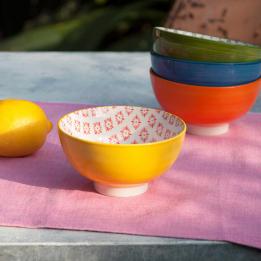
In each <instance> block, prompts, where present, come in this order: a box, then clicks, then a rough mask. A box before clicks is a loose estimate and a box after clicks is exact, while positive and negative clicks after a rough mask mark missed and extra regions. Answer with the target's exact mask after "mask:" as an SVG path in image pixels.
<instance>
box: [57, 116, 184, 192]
mask: <svg viewBox="0 0 261 261" xmlns="http://www.w3.org/2000/svg"><path fill="white" fill-rule="evenodd" d="M60 121H61V120H60ZM58 131H59V137H60V141H61V144H62V147H63V150H64V152H65V154H66V156H67V158H68V159H69V161H70V163H71V164H72V165H73V166H74V168H75V169H76V170H77V171H78V172H79V173H80V174H81V175H82V176H84V177H86V178H89V179H91V180H93V181H96V182H99V183H103V184H106V185H113V186H119V187H125V186H126V187H127V186H128V187H129V186H130V185H136V184H141V183H146V182H148V181H150V180H152V179H154V178H155V177H157V176H159V175H161V174H163V173H164V172H165V171H167V170H168V169H169V168H170V167H171V165H172V164H173V163H174V161H175V160H176V158H177V156H178V154H179V152H180V150H181V146H182V143H183V140H184V136H185V132H186V127H185V124H184V129H183V131H182V132H181V133H180V134H178V135H177V136H175V137H172V138H170V139H167V140H163V141H159V142H154V143H147V144H105V143H100V142H93V141H87V140H82V139H78V138H75V137H72V136H71V135H68V134H66V133H65V132H63V131H62V130H61V128H60V127H59V123H58Z"/></svg>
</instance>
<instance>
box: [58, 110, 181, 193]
mask: <svg viewBox="0 0 261 261" xmlns="http://www.w3.org/2000/svg"><path fill="white" fill-rule="evenodd" d="M58 131H59V137H60V140H61V144H62V147H63V150H64V152H65V154H66V156H67V158H68V160H69V162H70V163H71V164H72V165H73V167H74V168H75V169H76V170H77V171H78V172H79V173H80V174H81V175H83V176H84V177H86V178H88V179H90V180H92V181H94V184H95V188H96V190H97V191H98V192H100V193H102V194H105V195H109V196H119V197H122V196H133V195H138V194H141V193H143V192H145V191H146V190H147V188H148V182H149V181H151V180H153V179H155V178H156V177H158V176H160V175H162V174H163V173H164V172H166V171H167V170H168V169H169V168H170V167H171V165H172V164H173V163H174V162H175V160H176V158H177V157H178V154H179V152H180V150H181V147H182V143H183V140H184V136H185V132H186V125H185V123H184V121H183V120H182V119H180V118H179V117H177V116H175V115H173V114H171V113H168V112H165V111H163V110H159V109H151V108H143V107H134V106H105V107H94V108H86V109H82V110H78V111H74V112H71V113H68V114H66V115H64V116H63V117H62V118H61V119H60V120H59V122H58Z"/></svg>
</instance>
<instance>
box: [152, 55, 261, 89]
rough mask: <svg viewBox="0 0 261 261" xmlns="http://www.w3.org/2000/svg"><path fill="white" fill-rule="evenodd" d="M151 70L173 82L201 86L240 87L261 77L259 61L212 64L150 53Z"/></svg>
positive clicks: (260, 63) (260, 62)
mask: <svg viewBox="0 0 261 261" xmlns="http://www.w3.org/2000/svg"><path fill="white" fill-rule="evenodd" d="M151 64H152V70H153V71H154V72H155V73H156V74H158V75H159V76H161V77H163V78H165V79H167V80H170V81H174V82H180V83H187V84H193V85H201V86H202V85H203V86H230V85H241V84H245V83H248V82H251V81H254V80H257V79H258V78H259V77H260V76H261V61H257V62H243V63H214V62H196V61H190V60H180V59H175V58H171V57H168V56H163V55H160V54H157V53H155V52H151Z"/></svg>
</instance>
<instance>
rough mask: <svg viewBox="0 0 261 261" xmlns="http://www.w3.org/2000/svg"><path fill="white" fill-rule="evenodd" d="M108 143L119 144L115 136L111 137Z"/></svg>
mask: <svg viewBox="0 0 261 261" xmlns="http://www.w3.org/2000/svg"><path fill="white" fill-rule="evenodd" d="M109 141H110V143H113V144H119V143H120V142H119V139H118V137H117V135H112V136H111V137H110V138H109Z"/></svg>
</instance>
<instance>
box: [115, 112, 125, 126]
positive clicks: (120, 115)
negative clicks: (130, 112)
mask: <svg viewBox="0 0 261 261" xmlns="http://www.w3.org/2000/svg"><path fill="white" fill-rule="evenodd" d="M115 120H116V121H117V123H118V125H120V124H121V123H122V122H123V121H124V115H123V113H122V112H121V111H119V112H118V113H117V114H116V115H115Z"/></svg>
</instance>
